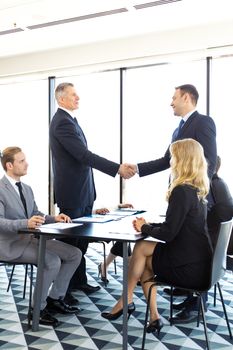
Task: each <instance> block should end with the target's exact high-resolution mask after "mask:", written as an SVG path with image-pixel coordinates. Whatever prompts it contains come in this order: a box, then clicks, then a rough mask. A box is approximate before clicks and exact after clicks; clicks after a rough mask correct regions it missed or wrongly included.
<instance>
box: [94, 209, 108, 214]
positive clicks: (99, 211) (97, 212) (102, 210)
mask: <svg viewBox="0 0 233 350" xmlns="http://www.w3.org/2000/svg"><path fill="white" fill-rule="evenodd" d="M107 213H109V210H108V209H107V208H100V209H96V210H95V214H99V215H105V214H107Z"/></svg>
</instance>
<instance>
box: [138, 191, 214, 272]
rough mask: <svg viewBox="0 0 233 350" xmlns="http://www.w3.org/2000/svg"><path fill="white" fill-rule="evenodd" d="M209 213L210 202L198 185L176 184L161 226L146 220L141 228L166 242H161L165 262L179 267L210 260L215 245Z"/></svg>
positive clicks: (161, 262)
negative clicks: (204, 199)
mask: <svg viewBox="0 0 233 350" xmlns="http://www.w3.org/2000/svg"><path fill="white" fill-rule="evenodd" d="M206 213H207V205H206V203H203V202H202V201H200V200H199V199H198V197H197V190H196V189H195V188H193V187H191V186H189V185H179V186H177V187H175V188H174V190H173V191H172V194H171V196H170V198H169V203H168V208H167V212H166V219H165V221H164V223H162V224H161V225H160V227H156V226H154V225H153V224H150V225H148V224H145V225H143V226H142V229H141V231H142V233H145V234H148V235H150V236H152V237H155V238H157V239H160V240H162V241H165V242H166V244H164V243H159V251H160V259H161V261H160V264H161V265H165V266H173V267H178V266H182V265H187V264H193V263H195V264H196V263H199V262H202V261H205V260H209V261H210V258H211V256H212V247H211V244H210V239H209V235H208V231H207V227H206ZM154 254H157V248H156V249H155V251H154Z"/></svg>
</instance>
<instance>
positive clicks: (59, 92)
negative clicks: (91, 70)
mask: <svg viewBox="0 0 233 350" xmlns="http://www.w3.org/2000/svg"><path fill="white" fill-rule="evenodd" d="M69 86H71V87H74V84H72V83H61V84H59V85H58V86H57V87H56V90H55V98H56V100H57V101H58V100H59V98H60V97H61V96H64V94H65V90H66V88H67V87H69Z"/></svg>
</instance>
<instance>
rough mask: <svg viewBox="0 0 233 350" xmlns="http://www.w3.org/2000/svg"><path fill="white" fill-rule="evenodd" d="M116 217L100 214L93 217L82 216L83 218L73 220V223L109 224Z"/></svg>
mask: <svg viewBox="0 0 233 350" xmlns="http://www.w3.org/2000/svg"><path fill="white" fill-rule="evenodd" d="M115 219H116V218H115V217H112V216H109V215H108V216H106V215H100V214H93V215H88V216H82V217H81V218H76V219H73V220H72V221H73V222H95V223H96V222H99V223H101V222H108V221H112V220H115Z"/></svg>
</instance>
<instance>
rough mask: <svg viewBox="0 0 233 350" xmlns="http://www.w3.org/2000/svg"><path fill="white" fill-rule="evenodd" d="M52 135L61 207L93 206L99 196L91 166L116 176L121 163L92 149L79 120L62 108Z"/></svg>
mask: <svg viewBox="0 0 233 350" xmlns="http://www.w3.org/2000/svg"><path fill="white" fill-rule="evenodd" d="M49 137H50V148H51V151H52V165H53V175H54V193H55V202H56V203H57V205H58V207H60V208H79V207H81V208H84V207H87V206H92V205H93V202H94V200H95V198H96V192H95V185H94V179H93V172H92V168H95V169H97V170H100V171H102V172H104V173H105V174H108V175H111V176H115V175H116V174H117V172H118V169H119V166H120V165H119V164H118V163H114V162H111V161H109V160H108V159H106V158H103V157H100V156H98V155H97V154H94V153H92V152H91V151H89V150H88V147H87V141H86V138H85V136H84V134H83V131H82V129H81V128H80V126H79V124H78V123H77V121H76V119H74V118H72V117H71V116H70V115H69V113H67V112H66V111H64V110H63V109H60V108H58V110H57V112H56V113H55V115H54V117H53V119H52V121H51V124H50V129H49Z"/></svg>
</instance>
